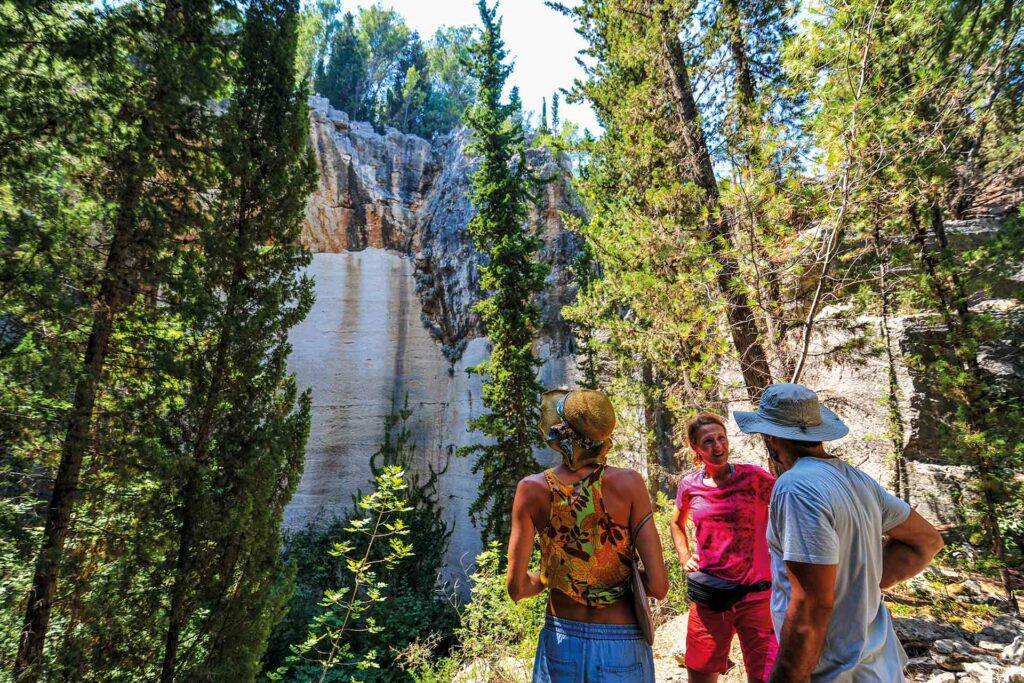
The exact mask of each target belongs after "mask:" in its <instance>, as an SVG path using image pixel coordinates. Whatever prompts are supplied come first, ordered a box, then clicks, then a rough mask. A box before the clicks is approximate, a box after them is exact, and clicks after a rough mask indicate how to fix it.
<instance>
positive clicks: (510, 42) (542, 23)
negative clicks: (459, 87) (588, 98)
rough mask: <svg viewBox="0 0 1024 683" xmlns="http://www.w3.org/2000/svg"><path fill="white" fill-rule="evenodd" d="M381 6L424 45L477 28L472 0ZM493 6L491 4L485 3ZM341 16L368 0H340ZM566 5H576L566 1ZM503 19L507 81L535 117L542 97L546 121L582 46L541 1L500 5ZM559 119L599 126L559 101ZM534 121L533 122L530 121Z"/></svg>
mask: <svg viewBox="0 0 1024 683" xmlns="http://www.w3.org/2000/svg"><path fill="white" fill-rule="evenodd" d="M378 2H379V4H380V5H381V6H383V7H392V8H394V9H395V10H396V11H397V12H398V13H399V14H401V15H402V16H403V17H405V21H406V24H407V25H408V26H409V28H411V29H413V30H414V31H419V34H420V38H422V39H424V40H426V39H428V38H429V37H430V36H431V35H433V33H434V31H436V30H437V28H438V27H440V26H460V25H463V24H473V25H474V26H478V25H479V24H480V15H479V14H478V13H477V9H476V2H475V0H378ZM488 2H489V3H493V0H488ZM340 4H341V9H342V11H350V10H354V9H355V8H356V7H366V6H369V5H371V4H373V2H372V1H371V0H364V1H355V0H342V2H341V3H340ZM565 4H567V5H573V4H575V3H573V2H571V1H569V2H566V3H565ZM498 15H499V16H501V17H502V19H503V21H502V25H501V35H502V38H504V40H505V47H506V48H507V49H508V51H509V57H510V58H511V59H512V60H514V61H515V70H514V71H513V72H512V76H511V78H510V79H509V82H510V84H511V85H516V86H519V96H520V98H521V99H522V101H523V108H524V109H525V110H527V111H534V112H536V113H537V115H538V116H539V115H540V104H541V98H542V97H546V98H547V100H548V112H549V116H550V108H551V93H553V92H555V91H556V90H558V89H559V88H569V87H570V86H572V82H573V79H575V78H582V77H583V73H582V70H581V69H580V67H579V65H578V64H577V63H576V53H577V52H578V51H579V50H581V49H582V48H583V47H584V46H585V44H584V42H583V39H582V38H580V36H579V35H577V33H576V31H575V30H573V26H572V21H571V20H570V19H569V17H565V16H562V15H561V14H559V13H558V12H555V11H554V10H552V9H548V8H547V7H545V6H544V0H502V2H501V3H500V4H499V5H498ZM561 99H562V102H561V103H560V105H559V116H560V117H561V118H562V119H563V120H566V121H572V122H573V123H575V124H576V125H577V126H579V128H580V132H581V133H582V132H583V129H584V128H589V129H590V131H591V132H592V133H595V134H597V133H599V132H600V126H599V125H598V124H597V119H596V118H595V117H594V112H593V110H592V109H591V108H590V106H589V105H587V104H585V103H584V104H574V105H569V104H566V103H565V96H564V95H563V96H561ZM534 121H535V122H536V117H535V119H534Z"/></svg>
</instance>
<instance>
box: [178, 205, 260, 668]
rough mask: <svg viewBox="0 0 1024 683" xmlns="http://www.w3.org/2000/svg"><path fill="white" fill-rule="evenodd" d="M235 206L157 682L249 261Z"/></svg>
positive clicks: (244, 217)
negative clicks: (230, 259) (230, 255)
mask: <svg viewBox="0 0 1024 683" xmlns="http://www.w3.org/2000/svg"><path fill="white" fill-rule="evenodd" d="M239 203H240V207H239V213H238V217H237V221H236V228H235V239H236V242H235V249H234V256H235V262H234V264H233V265H232V273H231V282H230V284H229V285H228V288H227V291H226V292H225V295H226V297H227V303H226V306H225V309H224V317H223V318H222V319H221V323H220V325H221V326H220V332H219V336H218V339H217V351H216V356H215V359H214V363H213V370H212V372H211V373H210V378H209V384H208V385H207V389H206V391H205V392H204V395H203V403H202V413H200V416H199V423H198V425H197V427H196V436H195V441H194V442H193V445H192V457H191V459H190V462H189V463H188V474H187V475H186V480H185V489H184V493H183V496H182V511H181V520H182V521H181V529H180V532H179V535H178V555H177V559H176V560H175V565H174V586H173V588H172V589H171V609H170V616H169V618H168V625H167V638H166V640H165V643H164V660H163V664H162V666H161V670H160V683H171V682H172V681H173V680H174V673H175V668H176V666H177V657H178V646H179V644H180V640H181V631H182V629H183V628H184V627H185V623H186V622H187V621H188V613H187V610H186V605H185V598H186V593H187V590H188V586H189V585H190V584H191V582H192V577H191V576H190V574H191V570H192V547H193V545H194V543H195V540H196V527H197V523H198V514H197V510H196V508H197V507H198V506H199V505H200V504H201V503H200V501H199V477H200V476H201V468H202V467H203V466H204V465H205V464H206V461H207V457H208V455H209V446H210V437H211V435H212V432H213V422H214V417H215V412H216V408H217V401H218V399H219V397H220V394H221V390H222V388H223V385H224V379H225V374H226V373H227V364H228V347H229V346H230V344H231V335H232V333H233V331H234V330H235V329H236V325H235V318H236V315H237V311H238V308H239V305H240V301H239V298H240V296H241V294H240V293H239V290H240V289H241V286H242V283H243V282H244V280H245V276H246V268H245V259H246V258H247V257H250V256H251V254H250V247H251V245H250V244H248V242H249V240H248V238H247V234H248V232H249V219H250V215H249V207H248V203H249V197H248V195H247V192H246V190H245V188H244V187H243V188H242V191H241V196H240V199H239Z"/></svg>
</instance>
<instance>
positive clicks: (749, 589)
mask: <svg viewBox="0 0 1024 683" xmlns="http://www.w3.org/2000/svg"><path fill="white" fill-rule="evenodd" d="M771 587H772V583H771V581H758V582H757V583H736V582H735V581H726V580H725V579H720V578H718V577H717V576H711V575H710V574H705V573H704V572H691V573H689V574H687V575H686V597H688V598H690V600H692V601H693V602H696V603H698V604H700V605H701V606H703V607H707V608H708V609H709V610H711V611H712V612H724V611H725V610H727V609H731V608H732V606H733V605H735V604H736V603H737V602H739V601H740V600H741V599H743V597H744V596H745V595H746V594H747V593H757V592H760V591H766V590H768V589H769V588H771Z"/></svg>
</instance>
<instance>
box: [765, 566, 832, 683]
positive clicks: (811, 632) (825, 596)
mask: <svg viewBox="0 0 1024 683" xmlns="http://www.w3.org/2000/svg"><path fill="white" fill-rule="evenodd" d="M786 572H787V574H788V575H789V584H790V586H791V587H792V589H793V596H792V598H791V599H790V601H789V607H788V608H787V609H786V621H785V623H784V624H783V626H782V638H781V640H780V642H779V656H778V658H777V659H776V660H775V668H774V669H773V670H772V675H771V678H770V679H768V680H769V683H810V680H811V673H812V672H813V671H814V669H815V667H816V666H817V665H818V659H819V658H820V657H821V651H822V648H823V647H824V646H825V633H826V631H828V624H829V620H830V619H831V618H832V608H833V605H834V601H835V585H836V565H834V564H809V563H806V562H786Z"/></svg>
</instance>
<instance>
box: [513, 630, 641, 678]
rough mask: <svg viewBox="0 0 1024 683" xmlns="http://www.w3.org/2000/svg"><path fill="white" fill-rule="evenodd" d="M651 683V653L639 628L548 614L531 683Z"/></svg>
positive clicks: (538, 644)
mask: <svg viewBox="0 0 1024 683" xmlns="http://www.w3.org/2000/svg"><path fill="white" fill-rule="evenodd" d="M604 681H607V682H608V683H612V682H614V681H622V682H623V683H625V682H627V681H628V682H629V683H654V653H653V652H652V651H651V646H650V645H648V644H647V641H646V640H644V637H643V634H642V633H640V627H639V626H635V625H633V624H621V625H620V624H588V623H586V622H583V621H573V620H571V619H559V618H558V617H553V616H551V615H550V614H549V615H547V618H546V620H545V622H544V628H543V629H541V632H540V640H539V642H538V643H537V657H536V658H535V659H534V660H533V682H534V683H598V682H604Z"/></svg>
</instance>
